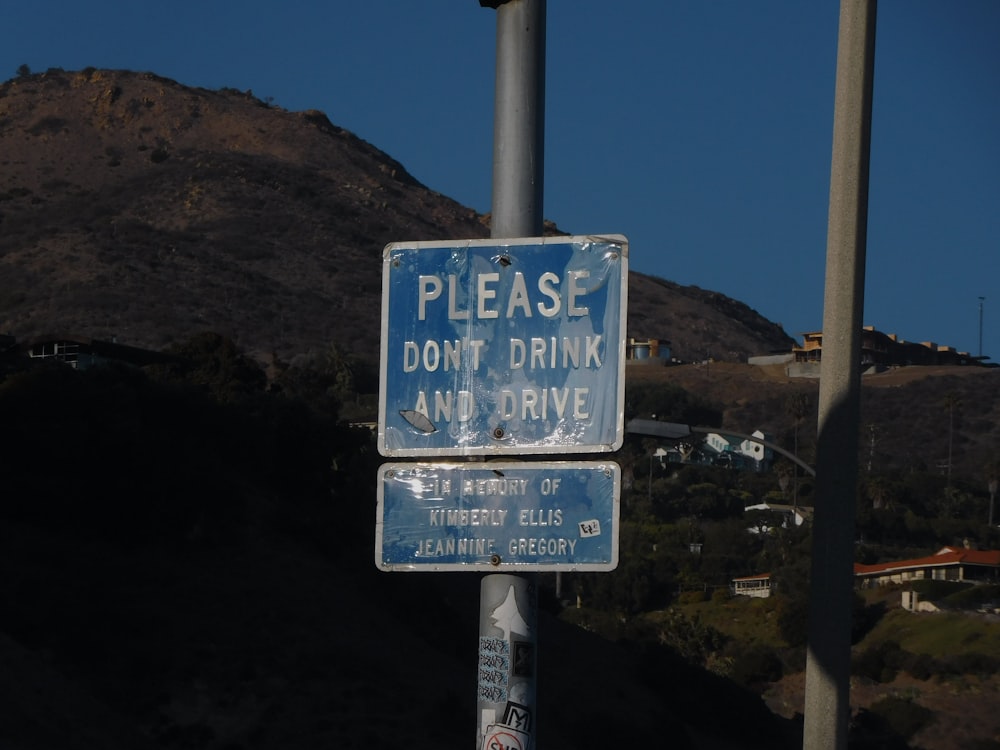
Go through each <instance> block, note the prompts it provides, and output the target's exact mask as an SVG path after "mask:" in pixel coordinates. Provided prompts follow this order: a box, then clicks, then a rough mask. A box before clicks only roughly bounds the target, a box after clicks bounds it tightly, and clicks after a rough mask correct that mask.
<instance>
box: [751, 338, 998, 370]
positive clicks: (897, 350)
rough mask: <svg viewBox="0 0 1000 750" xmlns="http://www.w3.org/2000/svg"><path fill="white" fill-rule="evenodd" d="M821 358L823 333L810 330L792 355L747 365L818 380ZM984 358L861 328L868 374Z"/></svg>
mask: <svg viewBox="0 0 1000 750" xmlns="http://www.w3.org/2000/svg"><path fill="white" fill-rule="evenodd" d="M822 359H823V332H822V331H809V332H807V333H803V334H802V346H798V345H796V346H793V347H792V351H791V352H788V353H785V354H769V355H764V356H760V357H750V359H749V360H748V362H749V363H750V364H752V365H758V366H763V365H775V364H783V365H784V366H785V371H786V373H787V374H788V375H789V376H790V377H819V363H820V362H821V361H822ZM987 359H989V357H986V356H982V357H977V356H972V355H971V354H969V353H968V352H960V351H957V350H956V349H955V348H954V347H951V346H942V345H939V344H936V343H934V342H933V341H923V342H921V343H914V342H912V341H905V340H903V339H901V338H899V336H897V335H896V334H894V333H882V332H881V331H878V330H876V329H875V327H874V326H864V327H863V328H862V329H861V366H862V368H864V369H865V370H866V371H869V372H871V371H878V370H881V369H887V368H890V367H905V366H908V365H985V364H986V360H987ZM987 366H990V367H992V366H993V365H992V364H991V365H987Z"/></svg>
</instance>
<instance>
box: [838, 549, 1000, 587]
mask: <svg viewBox="0 0 1000 750" xmlns="http://www.w3.org/2000/svg"><path fill="white" fill-rule="evenodd" d="M854 579H855V582H856V583H857V584H858V585H859V586H860V587H862V588H875V587H876V586H886V585H889V584H893V583H908V582H910V581H920V580H935V581H968V582H973V583H996V582H998V581H1000V550H974V549H969V548H967V547H942V548H941V549H939V550H938V551H937V552H935V553H934V554H933V555H928V556H927V557H919V558H916V559H913V560H896V561H894V562H887V563H876V564H875V565H862V564H861V563H855V564H854Z"/></svg>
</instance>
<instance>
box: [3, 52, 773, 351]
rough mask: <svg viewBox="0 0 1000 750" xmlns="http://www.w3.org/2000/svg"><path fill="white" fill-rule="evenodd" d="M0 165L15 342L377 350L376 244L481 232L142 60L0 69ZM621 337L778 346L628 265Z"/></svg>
mask: <svg viewBox="0 0 1000 750" xmlns="http://www.w3.org/2000/svg"><path fill="white" fill-rule="evenodd" d="M0 167H2V170H0V332H5V333H10V334H12V335H14V336H17V337H18V338H22V339H23V338H31V337H32V336H36V335H40V334H46V333H52V332H65V333H73V334H77V335H83V336H90V337H94V338H99V339H108V340H110V339H111V338H112V337H116V338H117V340H118V341H120V342H122V343H128V344H132V345H136V346H143V347H149V348H154V349H160V348H163V347H164V346H166V345H168V344H169V343H171V342H172V341H176V340H178V339H181V340H183V339H186V338H188V337H189V336H191V335H193V334H195V333H198V332H200V331H203V330H213V331H216V332H218V333H221V334H223V335H225V336H228V337H230V338H232V339H233V340H234V341H235V342H236V343H237V345H238V346H240V347H241V348H242V349H244V350H246V351H248V352H250V353H251V354H253V355H254V356H256V357H257V358H258V359H260V360H261V361H263V362H265V363H267V362H269V361H270V358H271V356H272V354H274V355H277V356H278V357H279V358H281V359H284V360H286V361H287V360H290V359H291V358H293V357H294V356H295V355H296V354H300V353H304V352H308V351H311V350H323V349H325V348H326V347H327V346H328V345H329V344H330V343H331V342H335V343H336V344H337V345H338V346H339V347H340V348H341V349H343V350H345V351H347V352H350V353H353V354H354V355H356V356H358V357H361V358H364V359H366V360H368V361H376V360H377V353H378V333H379V311H380V299H381V289H380V284H381V276H380V274H381V250H382V248H383V247H384V246H385V244H386V243H388V242H393V241H403V240H428V239H459V238H483V237H488V236H489V217H488V216H482V215H479V214H477V213H476V212H475V211H473V210H471V209H469V208H466V207H464V206H461V205H459V204H458V203H456V202H455V201H453V200H451V199H450V198H448V197H446V196H443V195H441V194H439V193H436V192H434V191H432V190H429V189H428V188H426V187H425V186H423V185H421V184H420V183H419V182H418V181H417V180H416V179H415V178H414V177H413V176H412V175H410V174H409V173H408V172H407V171H406V169H405V167H404V166H403V165H401V164H399V163H398V162H396V161H395V160H393V159H392V158H391V157H390V156H388V155H387V154H385V153H383V152H381V151H379V150H378V149H377V148H375V147H374V146H372V145H371V144H369V143H366V142H365V141H363V140H361V139H360V138H358V137H357V136H355V135H354V134H352V133H349V132H347V131H346V130H344V129H342V128H339V127H337V126H336V125H334V124H332V123H331V122H330V121H329V120H328V119H327V118H326V116H325V115H324V114H323V113H321V112H317V111H307V112H288V111H285V110H283V109H280V108H277V107H273V106H270V105H268V104H266V103H265V102H262V101H260V100H258V99H256V98H254V97H253V96H252V95H251V94H250V93H249V92H247V93H243V92H239V91H235V90H228V89H224V90H220V91H209V90H205V89H196V88H190V87H186V86H183V85H181V84H178V83H176V82H174V81H171V80H167V79H165V78H161V77H158V76H156V75H153V74H151V73H133V72H127V71H107V70H93V69H89V70H84V71H81V72H64V71H58V70H53V71H49V72H47V73H42V74H37V75H30V76H24V77H19V78H16V79H13V80H10V81H7V82H6V83H4V84H0ZM564 229H565V228H564ZM568 229H569V230H570V231H572V232H579V233H587V232H593V231H611V230H609V228H606V227H571V228H568ZM549 231H550V232H557V231H558V230H557V229H555V227H553V226H549ZM615 231H618V230H617V229H615ZM649 251H650V250H649V249H648V248H634V249H633V263H636V262H637V261H639V260H640V259H641V254H642V253H645V252H649ZM629 333H630V335H633V336H636V337H639V338H646V337H654V338H661V339H668V340H670V341H671V342H672V343H673V349H674V355H675V356H677V357H679V358H681V359H698V360H700V359H704V358H705V356H707V353H710V354H711V356H713V357H715V358H716V359H720V360H727V361H734V362H737V361H745V360H746V357H747V356H749V355H752V354H759V353H762V352H768V351H771V350H775V349H785V350H787V348H788V347H789V346H790V344H791V339H790V338H789V337H788V336H787V334H785V332H784V331H782V330H781V328H780V327H779V326H777V325H775V324H773V323H771V322H769V321H767V320H765V319H764V318H762V317H761V316H760V315H759V314H758V313H756V312H755V311H753V310H751V309H750V308H748V307H747V306H746V305H743V304H742V303H739V302H737V301H735V300H732V299H729V298H727V297H724V296H723V295H720V294H716V293H712V292H709V291H705V290H701V289H698V288H697V287H683V286H680V285H677V284H672V283H670V282H668V281H664V280H660V279H653V278H649V277H645V276H642V275H640V274H633V275H632V280H631V298H630V310H629Z"/></svg>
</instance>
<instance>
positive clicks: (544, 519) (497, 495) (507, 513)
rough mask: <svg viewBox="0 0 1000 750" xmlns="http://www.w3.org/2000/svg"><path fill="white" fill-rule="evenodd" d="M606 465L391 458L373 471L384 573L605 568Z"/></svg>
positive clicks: (610, 479)
mask: <svg viewBox="0 0 1000 750" xmlns="http://www.w3.org/2000/svg"><path fill="white" fill-rule="evenodd" d="M620 488H621V469H620V468H619V467H618V464H616V463H614V462H613V461H578V462H573V461H562V462H523V461H518V462H503V461H496V462H494V461H491V462H489V463H469V464H445V463H441V464H425V463H392V464H384V465H383V466H382V467H380V469H379V477H378V516H377V519H376V523H375V564H376V565H377V566H378V567H379V568H381V569H382V570H385V571H440V570H465V571H473V570H482V571H489V572H493V573H497V572H506V571H511V570H526V569H531V570H534V571H536V572H537V571H538V570H539V569H540V568H541V569H544V570H546V571H570V570H577V571H608V570H614V569H615V568H616V567H617V565H618V503H619V496H620V491H621V490H620Z"/></svg>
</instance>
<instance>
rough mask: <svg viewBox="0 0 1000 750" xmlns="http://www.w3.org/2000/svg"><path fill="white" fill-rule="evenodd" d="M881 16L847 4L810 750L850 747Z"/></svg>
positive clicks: (829, 258)
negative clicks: (870, 199)
mask: <svg viewBox="0 0 1000 750" xmlns="http://www.w3.org/2000/svg"><path fill="white" fill-rule="evenodd" d="M875 15H876V2H875V0H842V1H841V5H840V27H839V36H838V45H837V82H836V93H835V100H834V116H833V156H832V164H831V169H830V212H829V224H828V228H827V249H826V286H825V292H824V308H823V359H822V364H821V370H820V390H819V422H818V425H819V434H818V438H817V451H816V501H815V515H814V521H813V544H812V568H811V578H810V596H809V599H810V602H809V603H810V607H809V643H808V651H807V655H806V691H805V726H804V731H803V744H802V747H803V748H804V749H805V750H845V749H846V748H847V730H848V726H849V721H850V702H849V697H850V660H851V598H852V596H853V587H854V572H853V548H854V544H853V542H854V522H855V493H856V489H857V487H856V485H857V477H858V429H859V425H860V402H861V398H860V395H861V327H862V312H863V297H864V278H865V250H866V245H865V243H866V235H867V223H868V168H869V155H870V151H871V111H872V84H873V78H874V75H873V71H874V57H875Z"/></svg>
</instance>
